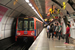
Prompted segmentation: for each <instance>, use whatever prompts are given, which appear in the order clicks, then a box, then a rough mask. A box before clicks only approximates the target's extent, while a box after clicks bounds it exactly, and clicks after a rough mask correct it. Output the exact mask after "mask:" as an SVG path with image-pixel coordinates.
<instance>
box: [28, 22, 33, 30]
mask: <svg viewBox="0 0 75 50" xmlns="http://www.w3.org/2000/svg"><path fill="white" fill-rule="evenodd" d="M29 26H30V27H29V30H34V21H30V22H29Z"/></svg>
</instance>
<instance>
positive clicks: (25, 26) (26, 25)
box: [24, 21, 28, 30]
mask: <svg viewBox="0 0 75 50" xmlns="http://www.w3.org/2000/svg"><path fill="white" fill-rule="evenodd" d="M24 30H28V21H24Z"/></svg>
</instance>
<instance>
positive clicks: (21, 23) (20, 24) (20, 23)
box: [18, 20, 23, 30]
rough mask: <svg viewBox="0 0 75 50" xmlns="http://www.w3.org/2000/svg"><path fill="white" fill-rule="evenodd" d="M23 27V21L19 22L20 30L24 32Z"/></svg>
mask: <svg viewBox="0 0 75 50" xmlns="http://www.w3.org/2000/svg"><path fill="white" fill-rule="evenodd" d="M22 26H23V21H22V20H19V21H18V30H22Z"/></svg>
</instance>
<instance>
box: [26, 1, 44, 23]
mask: <svg viewBox="0 0 75 50" xmlns="http://www.w3.org/2000/svg"><path fill="white" fill-rule="evenodd" d="M25 1H26V2H27V3H28V5H29V6H30V7H31V8H32V9H33V10H34V11H35V13H36V14H37V15H38V16H39V17H40V18H41V16H40V15H39V14H38V12H37V11H36V9H35V8H34V7H33V6H32V4H31V3H30V2H29V0H25ZM41 19H42V18H41ZM42 21H43V22H44V20H43V19H42Z"/></svg>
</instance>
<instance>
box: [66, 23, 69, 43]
mask: <svg viewBox="0 0 75 50" xmlns="http://www.w3.org/2000/svg"><path fill="white" fill-rule="evenodd" d="M69 33H70V28H69V24H67V27H66V42H65V44H68V43H69Z"/></svg>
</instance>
